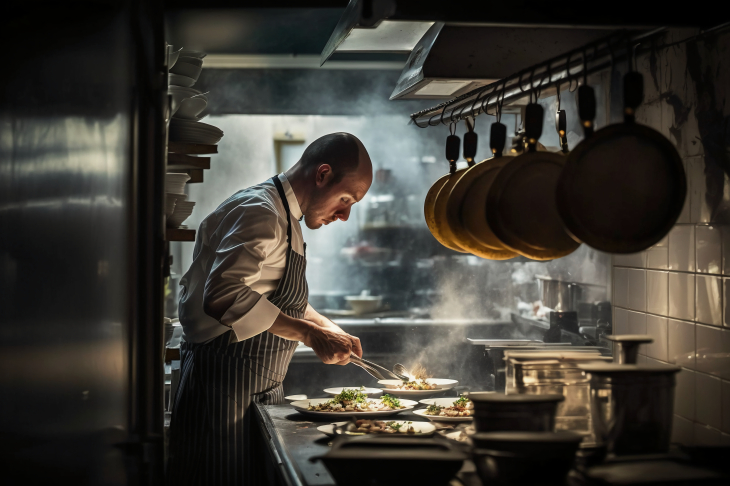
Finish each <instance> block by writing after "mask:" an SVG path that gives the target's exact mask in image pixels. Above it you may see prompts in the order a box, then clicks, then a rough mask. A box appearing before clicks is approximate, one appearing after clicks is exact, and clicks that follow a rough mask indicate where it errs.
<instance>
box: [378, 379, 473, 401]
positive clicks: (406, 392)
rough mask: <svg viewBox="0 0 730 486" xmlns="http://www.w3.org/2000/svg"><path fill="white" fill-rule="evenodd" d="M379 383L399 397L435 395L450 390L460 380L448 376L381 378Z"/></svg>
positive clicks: (388, 391) (387, 391)
mask: <svg viewBox="0 0 730 486" xmlns="http://www.w3.org/2000/svg"><path fill="white" fill-rule="evenodd" d="M378 383H379V384H381V385H384V386H385V391H386V393H390V394H391V395H396V396H399V397H401V396H402V397H408V396H413V397H421V398H425V397H428V396H433V394H434V393H438V392H440V391H444V390H449V389H451V388H453V387H455V386H456V385H457V384H458V383H459V382H458V381H457V380H449V379H446V378H425V379H421V378H416V379H413V380H411V381H408V382H404V381H401V380H379V381H378Z"/></svg>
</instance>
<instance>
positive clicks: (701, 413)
mask: <svg viewBox="0 0 730 486" xmlns="http://www.w3.org/2000/svg"><path fill="white" fill-rule="evenodd" d="M695 421H697V422H699V423H701V424H705V425H709V426H710V427H714V428H716V429H720V427H722V391H721V388H720V379H719V378H716V377H714V376H710V375H706V374H704V373H697V374H696V376H695Z"/></svg>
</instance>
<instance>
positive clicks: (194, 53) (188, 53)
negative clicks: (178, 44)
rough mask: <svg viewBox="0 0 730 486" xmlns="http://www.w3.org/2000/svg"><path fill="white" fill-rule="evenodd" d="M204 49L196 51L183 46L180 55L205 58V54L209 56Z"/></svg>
mask: <svg viewBox="0 0 730 486" xmlns="http://www.w3.org/2000/svg"><path fill="white" fill-rule="evenodd" d="M207 55H208V54H206V53H205V52H203V51H194V50H192V49H185V48H183V50H182V52H181V53H180V57H194V58H196V59H203V58H204V57H205V56H207Z"/></svg>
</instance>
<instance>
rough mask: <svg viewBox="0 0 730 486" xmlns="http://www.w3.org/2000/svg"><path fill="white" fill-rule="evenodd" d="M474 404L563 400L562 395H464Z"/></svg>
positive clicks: (479, 393) (478, 393)
mask: <svg viewBox="0 0 730 486" xmlns="http://www.w3.org/2000/svg"><path fill="white" fill-rule="evenodd" d="M465 395H466V396H467V397H468V398H469V400H471V401H472V402H475V403H480V402H481V403H515V404H517V403H553V402H562V401H563V400H565V397H564V396H563V395H505V394H504V393H490V392H477V393H466V394H465Z"/></svg>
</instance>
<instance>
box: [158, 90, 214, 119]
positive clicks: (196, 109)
mask: <svg viewBox="0 0 730 486" xmlns="http://www.w3.org/2000/svg"><path fill="white" fill-rule="evenodd" d="M167 92H168V94H169V95H170V96H172V116H174V117H175V118H184V119H186V120H199V119H200V118H201V117H200V116H199V115H200V112H201V111H203V110H204V109H205V107H206V106H207V105H208V97H207V96H205V95H206V93H201V92H200V91H198V90H197V89H193V88H186V87H184V86H170V87H169V88H168V89H167Z"/></svg>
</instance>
